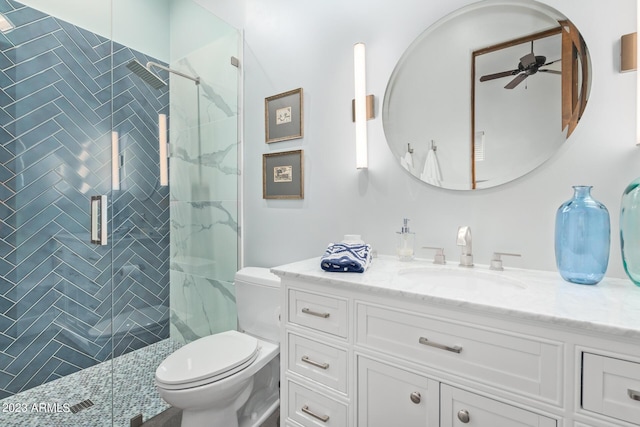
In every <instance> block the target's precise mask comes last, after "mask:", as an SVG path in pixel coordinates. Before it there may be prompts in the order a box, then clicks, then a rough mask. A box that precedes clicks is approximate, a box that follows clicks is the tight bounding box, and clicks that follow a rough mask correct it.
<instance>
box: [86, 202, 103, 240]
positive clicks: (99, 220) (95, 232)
mask: <svg viewBox="0 0 640 427" xmlns="http://www.w3.org/2000/svg"><path fill="white" fill-rule="evenodd" d="M89 211H90V216H91V243H94V244H96V245H101V246H104V245H106V244H107V196H104V195H103V196H91V207H90V209H89Z"/></svg>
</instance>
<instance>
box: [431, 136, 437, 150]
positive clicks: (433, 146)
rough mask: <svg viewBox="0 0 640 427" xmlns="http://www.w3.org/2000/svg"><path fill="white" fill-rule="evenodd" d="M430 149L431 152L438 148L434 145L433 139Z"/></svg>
mask: <svg viewBox="0 0 640 427" xmlns="http://www.w3.org/2000/svg"><path fill="white" fill-rule="evenodd" d="M431 149H432V150H433V151H438V147H437V146H436V143H435V141H434V140H433V139H432V140H431Z"/></svg>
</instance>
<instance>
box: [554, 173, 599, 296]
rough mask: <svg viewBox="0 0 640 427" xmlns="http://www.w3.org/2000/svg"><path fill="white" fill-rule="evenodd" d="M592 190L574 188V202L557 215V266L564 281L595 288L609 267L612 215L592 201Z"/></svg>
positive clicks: (584, 187)
mask: <svg viewBox="0 0 640 427" xmlns="http://www.w3.org/2000/svg"><path fill="white" fill-rule="evenodd" d="M591 188H592V187H591V186H586V185H577V186H574V187H573V190H574V193H573V198H572V199H571V200H568V201H567V202H565V203H563V204H562V205H561V206H560V207H559V208H558V211H557V213H556V232H555V249H556V265H557V266H558V271H559V272H560V275H561V276H562V278H563V279H564V280H566V281H568V282H572V283H579V284H581V285H595V284H596V283H598V282H599V281H601V280H602V278H603V277H604V274H605V272H606V271H607V265H608V264H609V247H610V242H611V225H610V220H609V211H607V208H606V207H605V206H604V205H603V204H602V203H600V202H598V201H597V200H595V199H593V198H592V197H591Z"/></svg>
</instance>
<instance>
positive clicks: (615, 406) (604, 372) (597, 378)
mask: <svg viewBox="0 0 640 427" xmlns="http://www.w3.org/2000/svg"><path fill="white" fill-rule="evenodd" d="M582 407H583V408H584V409H586V410H587V411H592V412H597V413H599V414H603V415H607V416H610V417H612V418H617V419H619V420H624V421H628V422H630V423H638V422H640V363H634V362H629V361H627V360H622V359H615V358H613V357H605V356H600V355H597V354H591V353H584V354H583V356H582Z"/></svg>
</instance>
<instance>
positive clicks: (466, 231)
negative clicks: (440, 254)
mask: <svg viewBox="0 0 640 427" xmlns="http://www.w3.org/2000/svg"><path fill="white" fill-rule="evenodd" d="M457 244H458V246H460V247H461V248H462V253H461V254H460V266H461V267H473V254H472V253H471V228H469V226H466V225H464V226H462V227H458V240H457Z"/></svg>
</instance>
